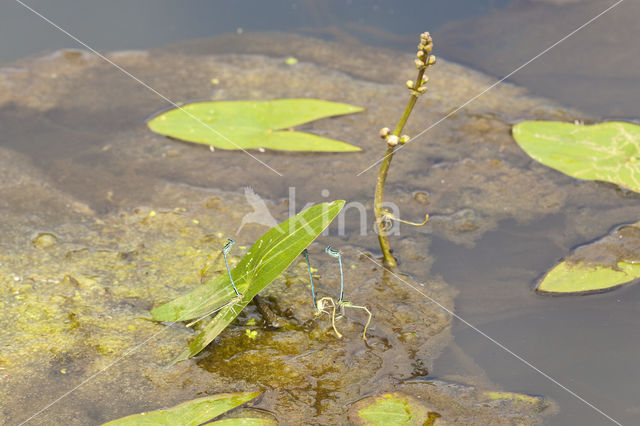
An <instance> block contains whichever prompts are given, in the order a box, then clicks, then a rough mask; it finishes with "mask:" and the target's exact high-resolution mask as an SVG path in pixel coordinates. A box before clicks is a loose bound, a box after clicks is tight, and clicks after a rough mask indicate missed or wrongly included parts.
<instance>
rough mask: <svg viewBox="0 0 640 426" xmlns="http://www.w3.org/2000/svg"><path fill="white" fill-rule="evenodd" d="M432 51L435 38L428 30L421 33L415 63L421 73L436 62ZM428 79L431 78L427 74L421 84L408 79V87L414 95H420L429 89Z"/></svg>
mask: <svg viewBox="0 0 640 426" xmlns="http://www.w3.org/2000/svg"><path fill="white" fill-rule="evenodd" d="M432 51H433V39H432V38H431V34H429V33H428V32H425V33H422V34H420V44H418V53H416V56H417V58H416V60H415V64H416V68H417V69H418V70H420V71H421V73H424V70H426V69H427V67H429V66H431V65H434V64H435V63H436V57H435V55H432V54H431V52H432ZM419 75H420V74H419ZM427 81H429V78H428V77H426V76H424V77H422V78H421V81H420V83H419V84H416V83H414V82H408V81H407V89H409V91H410V92H411V94H412V95H413V96H420V95H422V94H423V93H424V92H426V91H427V86H426V84H427Z"/></svg>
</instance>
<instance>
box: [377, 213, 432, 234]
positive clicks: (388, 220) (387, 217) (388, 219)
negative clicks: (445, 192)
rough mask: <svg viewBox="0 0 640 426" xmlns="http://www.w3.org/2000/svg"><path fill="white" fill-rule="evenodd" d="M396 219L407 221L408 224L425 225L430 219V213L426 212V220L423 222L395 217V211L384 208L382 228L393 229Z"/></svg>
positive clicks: (402, 221) (397, 220)
mask: <svg viewBox="0 0 640 426" xmlns="http://www.w3.org/2000/svg"><path fill="white" fill-rule="evenodd" d="M394 220H395V221H396V222H401V223H406V224H407V225H411V226H424V225H426V224H427V222H428V221H429V214H425V215H424V221H423V222H422V223H418V222H410V221H408V220H403V219H399V218H397V217H395V216H394V215H393V213H391V212H390V211H389V210H384V211H383V212H382V229H383V230H385V231H388V230H389V229H391V227H392V226H393V221H394Z"/></svg>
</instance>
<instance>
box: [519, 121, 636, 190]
mask: <svg viewBox="0 0 640 426" xmlns="http://www.w3.org/2000/svg"><path fill="white" fill-rule="evenodd" d="M513 137H514V138H515V140H516V142H518V144H519V145H520V147H521V148H522V149H523V150H524V151H525V152H526V153H527V154H529V155H530V156H531V157H532V158H533V159H534V160H536V161H539V162H540V163H542V164H544V165H546V166H549V167H552V168H554V169H556V170H559V171H561V172H563V173H565V174H567V175H569V176H572V177H574V178H577V179H584V180H600V181H604V182H611V183H615V184H617V185H620V186H622V187H624V188H627V189H630V190H632V191H636V192H640V126H638V125H635V124H631V123H625V122H608V123H601V124H593V125H578V124H571V123H561V122H554V121H525V122H522V123H519V124H517V125H515V126H514V127H513Z"/></svg>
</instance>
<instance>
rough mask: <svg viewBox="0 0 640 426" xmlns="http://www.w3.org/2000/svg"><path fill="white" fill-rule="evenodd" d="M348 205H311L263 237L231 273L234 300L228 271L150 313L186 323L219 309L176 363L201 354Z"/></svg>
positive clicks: (337, 202) (167, 319)
mask: <svg viewBox="0 0 640 426" xmlns="http://www.w3.org/2000/svg"><path fill="white" fill-rule="evenodd" d="M343 206H344V201H342V200H338V201H333V202H331V203H323V204H319V205H316V206H312V207H309V208H308V209H306V210H304V211H302V212H300V213H298V214H297V215H295V216H294V217H292V218H290V219H288V220H286V221H284V222H282V223H281V224H279V225H278V226H276V227H273V228H271V229H270V230H269V231H267V232H266V233H265V234H264V235H263V236H262V237H260V238H259V239H258V240H257V241H256V242H255V243H254V244H253V245H252V246H251V247H250V248H249V250H248V251H247V254H246V255H245V256H244V257H243V258H242V259H241V260H240V262H239V263H238V264H237V265H236V267H235V268H233V270H232V271H231V276H232V278H233V281H234V283H235V285H236V287H237V288H238V291H239V292H240V293H242V297H235V293H234V292H233V289H232V287H231V281H230V280H229V276H228V274H226V273H225V274H220V275H219V276H218V277H216V278H215V279H213V280H211V281H209V282H207V283H206V284H203V285H201V286H199V287H196V289H195V290H193V291H191V292H190V293H188V294H185V295H183V296H180V297H178V298H177V299H175V300H173V301H171V302H168V303H166V304H165V305H162V306H160V307H158V308H156V309H154V310H153V311H151V315H152V316H153V319H155V320H158V321H187V320H191V319H198V318H201V317H202V316H204V315H207V314H209V313H211V312H212V309H211V308H212V307H214V308H215V309H220V310H219V312H218V314H217V315H216V316H215V317H214V318H212V319H210V320H208V322H207V323H206V325H204V326H203V327H202V328H201V329H200V331H199V332H198V334H197V335H196V336H195V337H194V339H193V340H192V341H191V342H190V344H189V347H188V348H187V349H186V350H185V351H184V352H183V353H182V354H180V355H179V356H178V357H177V358H176V359H175V360H174V362H178V361H182V360H185V359H187V358H190V357H192V356H194V355H196V354H198V353H199V352H200V351H202V349H204V348H205V347H206V346H207V345H208V344H209V343H211V341H213V339H215V338H216V337H217V336H218V335H219V334H220V333H221V332H222V330H224V329H225V328H226V327H227V325H229V324H230V323H231V321H233V319H234V318H235V317H236V316H238V314H239V313H240V312H241V311H242V309H244V307H245V306H246V305H247V304H249V302H251V300H252V299H253V297H254V296H255V295H256V294H258V293H259V292H260V291H262V289H264V288H265V287H266V286H267V285H269V284H270V283H271V282H272V281H273V280H274V279H275V278H276V277H277V276H278V275H280V274H281V273H282V271H284V270H285V269H286V268H287V267H288V266H289V265H290V264H291V263H292V262H293V261H294V260H295V258H296V257H297V256H299V255H300V253H302V250H304V249H305V248H306V247H307V246H308V245H309V244H311V242H313V240H315V239H316V237H317V236H318V235H320V234H321V233H322V231H324V229H325V228H326V227H327V226H329V224H330V223H331V221H332V220H333V219H334V218H335V217H336V216H337V215H338V213H340V210H341V209H342V207H343Z"/></svg>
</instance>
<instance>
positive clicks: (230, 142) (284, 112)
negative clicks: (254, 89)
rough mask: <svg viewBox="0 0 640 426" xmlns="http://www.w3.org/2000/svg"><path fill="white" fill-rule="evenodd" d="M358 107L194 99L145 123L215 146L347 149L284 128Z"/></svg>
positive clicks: (311, 102)
mask: <svg viewBox="0 0 640 426" xmlns="http://www.w3.org/2000/svg"><path fill="white" fill-rule="evenodd" d="M362 110H363V109H362V108H359V107H355V106H352V105H347V104H343V103H338V102H329V101H323V100H320V99H277V100H273V101H224V102H196V103H192V104H187V105H184V106H182V107H181V109H178V108H176V109H172V110H170V111H167V112H164V113H161V114H160V115H157V116H156V117H154V118H152V119H151V120H150V121H149V122H148V123H147V124H148V126H149V128H150V129H151V130H153V131H154V132H156V133H160V134H162V135H166V136H170V137H172V138H176V139H181V140H184V141H188V142H195V143H201V144H205V145H211V146H213V147H216V148H220V149H233V150H235V149H257V148H266V149H274V150H278V151H324V152H349V151H360V150H361V149H360V148H358V147H357V146H354V145H350V144H348V143H346V142H341V141H337V140H334V139H327V138H323V137H321V136H317V135H313V134H310V133H303V132H295V131H291V130H290V128H291V127H293V126H298V125H300V124H304V123H307V122H309V121H313V120H318V119H320V118H325V117H332V116H337V115H344V114H352V113H354V112H359V111H362Z"/></svg>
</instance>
